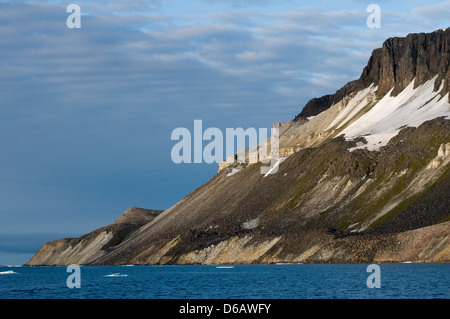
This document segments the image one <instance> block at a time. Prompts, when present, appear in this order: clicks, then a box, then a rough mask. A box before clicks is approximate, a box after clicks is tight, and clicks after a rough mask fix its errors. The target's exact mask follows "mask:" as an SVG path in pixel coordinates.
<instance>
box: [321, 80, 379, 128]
mask: <svg viewBox="0 0 450 319" xmlns="http://www.w3.org/2000/svg"><path fill="white" fill-rule="evenodd" d="M377 89H378V86H375V87H374V86H373V83H372V84H371V85H370V86H369V87H368V88H365V89H363V90H361V91H359V92H358V93H356V95H355V96H354V97H352V98H351V99H350V100H349V101H348V103H347V105H345V106H344V109H343V110H342V111H341V112H339V115H338V116H337V117H336V118H335V119H334V120H333V122H331V123H330V125H328V127H327V128H326V130H329V129H331V128H333V127H334V126H336V128H340V127H341V126H342V125H343V124H345V123H346V122H347V121H348V120H350V119H351V118H352V117H353V116H355V115H356V114H357V113H358V112H359V111H361V110H362V109H363V108H364V107H366V106H367V105H368V104H369V103H370V99H369V95H371V94H374V93H375V92H376V91H377Z"/></svg>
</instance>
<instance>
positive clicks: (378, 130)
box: [330, 76, 450, 150]
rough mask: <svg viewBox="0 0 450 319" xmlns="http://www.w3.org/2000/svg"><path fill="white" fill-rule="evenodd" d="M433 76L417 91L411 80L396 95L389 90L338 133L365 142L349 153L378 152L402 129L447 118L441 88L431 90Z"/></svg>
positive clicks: (448, 109)
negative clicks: (354, 151) (357, 151)
mask: <svg viewBox="0 0 450 319" xmlns="http://www.w3.org/2000/svg"><path fill="white" fill-rule="evenodd" d="M436 77H437V76H436ZM436 77H434V78H433V79H431V80H429V81H427V82H425V83H424V84H423V85H421V86H419V87H417V88H416V89H414V80H413V81H412V82H411V83H410V84H409V85H408V86H407V87H406V88H405V89H404V90H403V91H402V92H401V93H400V94H398V95H397V96H391V92H392V90H391V91H389V92H388V93H387V94H386V95H385V96H384V97H383V98H382V99H381V100H380V101H379V102H378V103H377V104H375V105H374V106H373V107H372V109H370V111H368V112H367V113H366V114H364V115H362V116H361V117H360V118H359V119H357V120H356V121H355V122H353V123H351V124H350V125H349V126H348V127H346V128H345V129H344V130H343V131H342V132H341V133H342V134H344V136H345V138H346V139H347V140H352V139H354V138H356V137H360V136H363V137H364V138H365V139H366V140H367V144H365V145H358V146H357V147H354V148H351V149H350V150H354V149H357V148H368V149H369V150H379V149H380V147H382V146H385V145H386V144H387V143H388V142H389V140H390V139H391V138H392V137H394V136H395V135H397V134H398V132H399V131H400V129H402V128H404V127H405V126H410V127H417V126H419V125H420V124H422V123H423V122H426V121H428V120H432V119H434V118H437V117H441V116H444V117H446V118H448V119H450V103H448V93H447V95H445V96H444V97H441V95H440V94H439V92H440V91H441V89H442V86H441V88H440V89H439V90H438V91H433V88H434V82H435V80H436ZM362 104H363V103H362ZM359 109H361V108H359ZM348 112H349V111H347V113H348ZM352 114H354V112H352ZM347 118H348V119H350V118H351V117H350V116H348V117H347ZM344 122H345V121H344ZM330 126H331V125H330Z"/></svg>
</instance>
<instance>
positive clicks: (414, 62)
mask: <svg viewBox="0 0 450 319" xmlns="http://www.w3.org/2000/svg"><path fill="white" fill-rule="evenodd" d="M449 61H450V28H447V29H443V30H437V31H435V32H432V33H414V34H409V35H408V36H406V37H404V38H399V37H394V38H389V39H387V40H386V41H385V42H384V43H383V46H382V47H381V48H379V49H375V50H374V51H373V52H372V55H371V57H370V59H369V61H368V63H367V66H366V67H365V68H364V70H363V72H362V74H361V76H360V77H359V79H358V80H355V81H352V82H349V83H347V84H346V85H345V86H343V87H342V88H341V89H339V90H337V91H336V93H334V94H330V95H324V96H322V97H320V98H313V99H311V100H310V101H309V102H308V103H307V104H306V105H305V107H303V109H302V111H301V113H300V114H298V115H297V116H296V117H295V119H296V120H299V119H302V118H307V117H310V116H315V115H317V114H319V113H321V112H323V111H325V110H326V109H328V108H329V107H330V106H331V105H333V104H335V103H337V102H339V101H341V100H342V99H343V98H344V97H345V96H347V95H349V94H350V93H352V92H355V91H360V90H362V89H364V88H367V87H369V86H370V85H371V84H374V85H375V86H378V90H377V92H376V93H377V94H379V95H384V94H386V93H387V92H388V91H390V90H391V89H392V88H393V92H392V93H393V94H394V95H396V94H398V93H399V92H401V91H402V90H403V89H404V88H405V87H406V86H407V85H408V84H409V83H411V81H413V80H414V81H415V82H414V85H415V87H417V86H419V85H421V84H423V83H425V82H426V81H428V80H430V79H431V78H432V77H434V76H435V75H438V79H437V81H436V83H440V82H441V80H443V81H444V83H443V85H444V87H443V90H442V91H441V94H442V96H444V95H445V94H446V93H448V92H449V85H450V84H449V83H450V70H449ZM435 89H437V87H436V88H435ZM449 102H450V97H449Z"/></svg>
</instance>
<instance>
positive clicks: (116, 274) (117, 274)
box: [103, 273, 128, 277]
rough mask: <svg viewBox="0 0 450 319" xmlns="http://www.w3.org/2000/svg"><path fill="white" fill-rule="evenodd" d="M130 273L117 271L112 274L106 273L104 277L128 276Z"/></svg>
mask: <svg viewBox="0 0 450 319" xmlns="http://www.w3.org/2000/svg"><path fill="white" fill-rule="evenodd" d="M127 276H128V275H125V274H120V273H115V274H110V275H104V276H103V277H127Z"/></svg>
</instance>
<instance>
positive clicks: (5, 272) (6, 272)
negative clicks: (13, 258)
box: [0, 270, 17, 275]
mask: <svg viewBox="0 0 450 319" xmlns="http://www.w3.org/2000/svg"><path fill="white" fill-rule="evenodd" d="M13 274H17V273H16V272H15V271H12V270H7V271H0V275H13Z"/></svg>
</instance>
